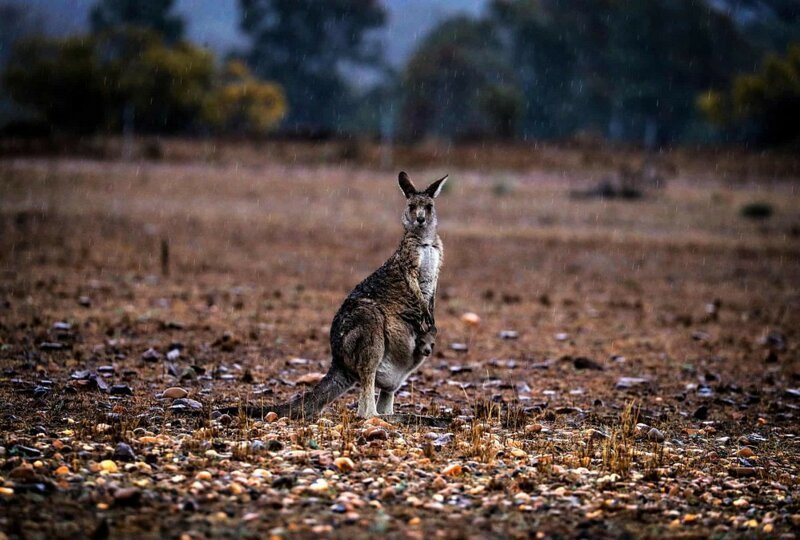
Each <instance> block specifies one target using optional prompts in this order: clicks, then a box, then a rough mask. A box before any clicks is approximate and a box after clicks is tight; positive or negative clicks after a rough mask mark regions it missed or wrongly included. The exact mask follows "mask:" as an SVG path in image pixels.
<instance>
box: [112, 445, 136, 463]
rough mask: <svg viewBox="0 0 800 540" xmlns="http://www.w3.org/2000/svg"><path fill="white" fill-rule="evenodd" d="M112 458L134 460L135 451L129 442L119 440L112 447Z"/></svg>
mask: <svg viewBox="0 0 800 540" xmlns="http://www.w3.org/2000/svg"><path fill="white" fill-rule="evenodd" d="M114 459H116V460H119V461H136V453H135V452H134V451H133V448H131V446H130V445H129V444H127V443H124V442H121V443H119V444H118V445H117V447H116V448H115V449H114Z"/></svg>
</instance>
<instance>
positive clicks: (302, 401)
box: [220, 367, 356, 419]
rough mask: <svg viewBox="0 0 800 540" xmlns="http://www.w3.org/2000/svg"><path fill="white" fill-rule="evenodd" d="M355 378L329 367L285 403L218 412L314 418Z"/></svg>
mask: <svg viewBox="0 0 800 540" xmlns="http://www.w3.org/2000/svg"><path fill="white" fill-rule="evenodd" d="M355 382H356V381H355V379H354V378H353V377H350V376H349V375H347V374H346V373H345V372H344V371H342V370H341V369H336V368H333V367H332V368H331V369H330V370H329V371H328V373H327V374H326V375H325V376H324V377H323V378H322V380H321V381H320V382H319V383H317V385H316V386H315V387H314V388H312V389H311V390H308V391H307V392H304V393H303V394H301V395H299V396H296V397H294V398H292V399H291V400H290V401H288V402H287V403H283V404H280V405H263V406H253V405H242V406H240V407H225V408H223V409H220V412H222V413H226V414H230V415H232V416H236V415H238V414H239V413H240V411H244V412H245V414H247V416H250V417H253V418H263V417H264V416H265V415H266V414H267V413H269V412H275V413H277V415H278V417H279V418H282V417H284V416H288V417H289V418H293V419H299V418H314V417H316V416H317V415H318V414H319V413H320V411H322V409H324V408H325V406H326V405H328V404H329V403H331V402H333V401H334V400H335V399H336V398H338V397H340V396H342V395H343V394H344V393H345V392H347V391H348V390H350V389H351V388H352V387H353V386H354V385H355Z"/></svg>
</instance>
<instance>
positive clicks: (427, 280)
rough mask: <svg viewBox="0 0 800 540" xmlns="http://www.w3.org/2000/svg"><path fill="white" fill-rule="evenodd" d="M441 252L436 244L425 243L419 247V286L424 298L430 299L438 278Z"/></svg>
mask: <svg viewBox="0 0 800 540" xmlns="http://www.w3.org/2000/svg"><path fill="white" fill-rule="evenodd" d="M441 259H442V254H441V252H440V251H439V249H438V248H436V246H433V245H426V246H420V248H419V288H420V290H421V291H422V294H423V295H425V298H426V299H428V300H430V298H431V296H433V292H434V290H435V289H436V282H437V281H438V279H439V266H440V264H441Z"/></svg>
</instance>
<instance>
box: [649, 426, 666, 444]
mask: <svg viewBox="0 0 800 540" xmlns="http://www.w3.org/2000/svg"><path fill="white" fill-rule="evenodd" d="M647 438H648V439H650V440H651V441H655V442H664V440H665V439H666V437H664V434H663V433H661V432H660V431H659V430H657V429H656V428H650V431H648V432H647Z"/></svg>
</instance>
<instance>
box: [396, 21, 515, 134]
mask: <svg viewBox="0 0 800 540" xmlns="http://www.w3.org/2000/svg"><path fill="white" fill-rule="evenodd" d="M501 53H502V50H501V47H500V43H499V42H498V41H497V40H495V39H493V37H492V28H491V26H490V25H489V23H487V22H485V21H476V20H473V19H470V18H468V17H457V18H453V19H450V20H448V21H445V22H444V23H442V24H441V25H440V26H439V27H437V28H436V29H434V31H432V32H431V34H430V35H429V36H428V37H427V38H426V39H425V40H424V41H423V43H422V45H420V47H419V48H418V49H417V51H416V52H415V53H414V55H413V56H412V58H411V60H410V61H409V63H408V67H407V68H406V73H405V78H404V80H403V90H404V97H405V99H404V103H403V114H402V118H403V122H404V124H403V125H402V126H401V128H402V131H403V135H404V137H406V138H410V139H419V138H420V137H423V136H425V135H438V136H449V137H456V138H468V137H475V136H486V135H494V134H497V135H507V134H510V131H511V130H512V129H513V126H514V124H515V122H516V119H517V116H518V113H519V106H518V105H519V101H520V97H519V95H518V93H517V92H516V87H515V86H514V85H513V83H510V82H509V81H513V78H514V75H513V71H512V69H511V67H510V66H509V65H508V64H507V63H506V62H505V60H504V59H503V57H502V54H501Z"/></svg>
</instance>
